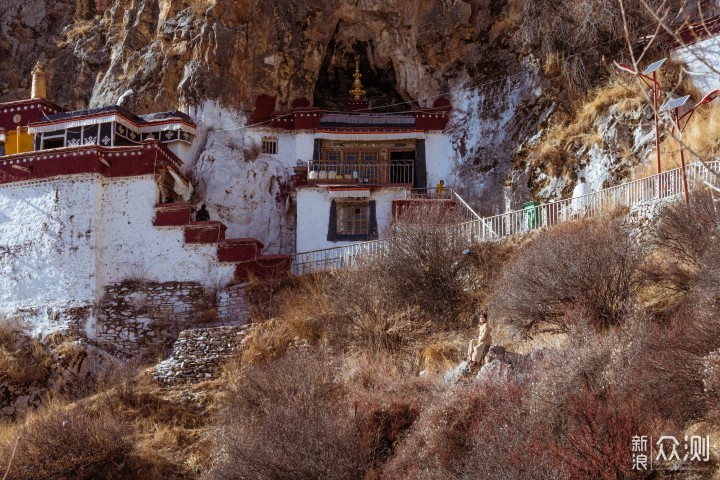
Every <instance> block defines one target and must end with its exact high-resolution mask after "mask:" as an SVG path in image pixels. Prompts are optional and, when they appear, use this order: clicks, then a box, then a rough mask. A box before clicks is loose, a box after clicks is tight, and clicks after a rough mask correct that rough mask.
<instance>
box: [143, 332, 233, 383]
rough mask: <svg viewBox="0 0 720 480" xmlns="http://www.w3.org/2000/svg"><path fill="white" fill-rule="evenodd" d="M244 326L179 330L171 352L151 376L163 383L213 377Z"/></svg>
mask: <svg viewBox="0 0 720 480" xmlns="http://www.w3.org/2000/svg"><path fill="white" fill-rule="evenodd" d="M246 329H247V325H225V326H218V327H200V328H193V329H190V330H185V331H183V332H180V335H179V336H178V339H177V341H176V342H175V345H174V347H173V353H172V355H171V356H170V357H169V358H168V359H166V360H163V361H162V362H160V363H159V364H158V365H157V367H156V371H155V375H154V378H155V380H157V381H158V382H159V383H161V384H164V385H176V384H183V383H195V382H200V381H203V380H208V379H211V378H213V377H216V376H217V374H218V373H219V371H220V367H221V365H222V362H223V361H225V360H226V359H227V358H229V357H230V356H231V355H232V354H233V352H234V351H235V350H236V349H237V348H238V347H239V346H240V344H241V342H242V339H243V338H244V337H245V335H246Z"/></svg>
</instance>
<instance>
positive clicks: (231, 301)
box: [216, 283, 250, 324]
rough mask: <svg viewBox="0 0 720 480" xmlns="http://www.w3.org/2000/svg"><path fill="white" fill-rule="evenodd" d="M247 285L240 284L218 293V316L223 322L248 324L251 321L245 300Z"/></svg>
mask: <svg viewBox="0 0 720 480" xmlns="http://www.w3.org/2000/svg"><path fill="white" fill-rule="evenodd" d="M246 285H247V284H246V283H239V284H237V285H232V286H230V287H225V288H223V289H220V290H218V291H217V295H216V304H217V316H218V319H219V320H220V321H223V322H237V323H241V324H244V323H247V322H248V321H249V320H250V312H249V311H248V306H247V301H246V300H245V286H246Z"/></svg>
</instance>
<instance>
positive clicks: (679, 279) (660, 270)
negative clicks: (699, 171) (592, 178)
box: [647, 191, 720, 298]
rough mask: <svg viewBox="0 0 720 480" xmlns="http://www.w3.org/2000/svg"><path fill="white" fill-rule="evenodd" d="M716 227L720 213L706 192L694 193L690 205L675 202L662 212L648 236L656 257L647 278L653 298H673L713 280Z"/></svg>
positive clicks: (715, 260) (719, 224) (715, 262)
mask: <svg viewBox="0 0 720 480" xmlns="http://www.w3.org/2000/svg"><path fill="white" fill-rule="evenodd" d="M719 227H720V211H718V209H717V206H716V205H715V202H714V201H713V198H712V195H711V194H710V193H709V192H707V191H694V192H692V194H691V196H690V202H689V203H684V202H676V203H673V204H671V205H669V206H667V207H665V208H664V209H663V210H662V212H661V214H660V218H659V220H658V222H656V223H655V224H654V225H653V228H652V229H651V230H650V232H649V237H650V241H651V242H652V245H653V247H654V248H655V249H656V252H657V253H656V255H654V256H653V258H652V261H651V262H650V265H649V266H648V269H647V270H648V271H647V275H648V277H649V280H650V281H651V282H652V286H653V288H654V293H655V294H656V295H658V296H660V297H661V298H662V297H672V298H675V297H677V296H678V294H685V293H686V292H688V291H689V290H690V289H691V288H692V287H693V286H694V285H695V283H696V282H697V281H698V280H699V279H700V278H704V279H705V280H710V279H711V278H712V276H713V273H712V272H713V271H715V268H714V267H716V266H717V262H718V261H719V259H718V258H716V257H717V255H716V254H715V253H714V249H713V246H714V244H715V240H716V237H717V234H718V230H719Z"/></svg>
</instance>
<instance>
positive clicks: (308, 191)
mask: <svg viewBox="0 0 720 480" xmlns="http://www.w3.org/2000/svg"><path fill="white" fill-rule="evenodd" d="M403 198H405V189H403V188H383V189H381V190H376V191H373V192H371V194H370V200H374V201H375V202H376V203H375V210H376V215H377V224H378V231H379V232H380V235H381V236H382V233H383V232H384V231H385V230H386V229H387V228H388V227H389V226H390V223H391V222H392V201H393V200H400V199H403ZM331 203H332V198H330V195H329V194H328V191H327V189H326V188H322V187H319V188H313V187H303V188H301V189H299V190H298V192H297V251H298V252H307V251H310V250H320V249H323V248H331V247H339V246H342V245H350V244H352V243H358V242H357V241H343V242H329V241H328V240H327V234H328V226H329V221H330V204H331Z"/></svg>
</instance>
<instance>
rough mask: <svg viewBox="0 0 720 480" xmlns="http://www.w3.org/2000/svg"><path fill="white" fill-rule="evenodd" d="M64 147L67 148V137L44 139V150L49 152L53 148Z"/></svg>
mask: <svg viewBox="0 0 720 480" xmlns="http://www.w3.org/2000/svg"><path fill="white" fill-rule="evenodd" d="M64 146H65V137H55V138H44V139H43V148H42V149H43V150H49V149H51V148H62V147H64Z"/></svg>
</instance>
